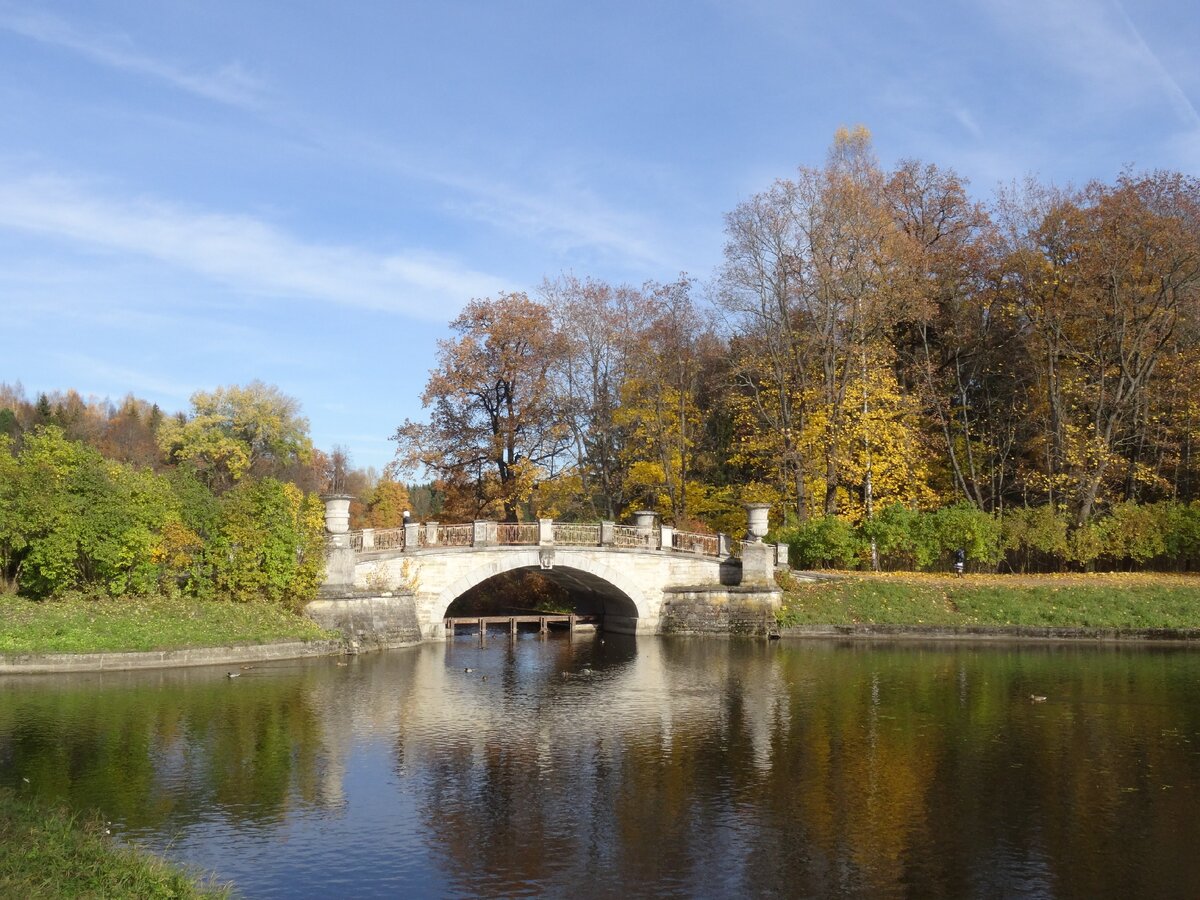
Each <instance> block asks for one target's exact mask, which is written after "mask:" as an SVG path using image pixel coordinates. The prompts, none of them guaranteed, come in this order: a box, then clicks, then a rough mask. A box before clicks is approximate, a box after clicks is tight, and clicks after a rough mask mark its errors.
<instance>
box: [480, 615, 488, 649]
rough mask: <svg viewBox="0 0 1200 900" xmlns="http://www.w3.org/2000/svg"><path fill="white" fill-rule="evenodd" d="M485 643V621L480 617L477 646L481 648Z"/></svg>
mask: <svg viewBox="0 0 1200 900" xmlns="http://www.w3.org/2000/svg"><path fill="white" fill-rule="evenodd" d="M486 643H487V619H485V618H483V617H482V616H481V617H480V619H479V646H480V647H482V646H483V645H484V644H486Z"/></svg>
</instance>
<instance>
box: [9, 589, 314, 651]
mask: <svg viewBox="0 0 1200 900" xmlns="http://www.w3.org/2000/svg"><path fill="white" fill-rule="evenodd" d="M337 636H338V635H337V634H336V633H333V632H328V631H324V630H323V629H321V628H320V627H318V626H317V625H316V623H314V622H312V621H310V620H309V619H306V618H304V617H303V616H300V615H297V614H296V613H293V612H291V611H289V610H286V609H281V608H280V607H277V606H272V605H270V604H266V603H219V602H214V601H202V600H191V599H178V598H167V597H138V598H133V597H122V598H120V599H115V600H114V599H103V600H91V599H82V598H72V599H66V600H39V601H33V600H25V599H23V598H20V597H15V596H13V595H11V594H10V595H6V596H0V653H95V652H117V651H122V650H175V649H181V648H185V647H225V646H231V645H238V644H265V643H270V642H273V641H293V640H317V639H321V638H336V637H337Z"/></svg>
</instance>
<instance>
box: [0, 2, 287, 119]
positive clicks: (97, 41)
mask: <svg viewBox="0 0 1200 900" xmlns="http://www.w3.org/2000/svg"><path fill="white" fill-rule="evenodd" d="M0 28H2V29H4V30H6V31H10V32H12V33H14V34H19V35H21V36H22V37H26V38H29V39H30V40H34V41H38V42H39V43H42V44H47V45H50V46H53V47H59V48H62V49H64V50H69V51H71V52H73V53H76V54H78V55H80V56H82V57H84V58H85V59H88V60H90V61H92V62H94V63H97V64H99V65H102V66H108V67H109V68H112V69H119V70H121V71H124V72H131V73H133V74H135V75H143V76H146V77H149V78H152V79H155V80H157V81H161V82H164V83H166V84H168V85H170V86H171V87H174V88H177V89H178V90H182V91H186V92H188V93H190V94H195V95H196V96H199V97H205V98H207V99H209V100H215V101H217V102H218V103H225V104H230V105H233V106H243V107H253V106H257V105H259V103H260V101H261V100H262V99H263V94H264V89H265V86H264V84H263V82H262V81H261V80H260V79H259V78H257V77H256V76H254V75H253V74H252V73H250V72H248V71H247V70H246V69H245V68H244V67H243V66H242V65H240V64H239V63H236V62H234V63H227V64H226V65H223V66H221V67H219V68H217V69H214V70H212V71H201V72H196V71H189V70H188V69H186V68H184V67H182V66H179V65H177V64H175V63H172V62H168V61H166V60H162V59H158V58H155V57H154V56H151V55H148V54H146V53H144V52H141V51H139V50H138V49H137V48H136V47H135V46H134V45H133V42H132V41H131V40H130V39H129V37H128V36H126V35H117V34H96V33H90V32H86V31H83V30H80V29H79V28H77V27H75V26H74V25H73V24H71V23H70V22H68V21H67V20H65V19H62V18H60V17H58V16H52V15H49V14H47V13H43V12H33V11H29V10H19V9H13V8H4V7H0Z"/></svg>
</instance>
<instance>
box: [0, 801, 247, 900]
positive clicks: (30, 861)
mask: <svg viewBox="0 0 1200 900" xmlns="http://www.w3.org/2000/svg"><path fill="white" fill-rule="evenodd" d="M229 895H230V893H229V890H228V889H227V888H224V887H218V886H215V885H211V884H207V883H205V882H203V881H202V880H201V879H200V878H198V877H197V876H196V874H195V873H192V872H189V871H187V870H185V869H182V868H180V867H178V866H174V865H171V864H170V863H167V862H166V861H164V860H162V859H159V858H158V857H156V856H152V855H150V854H148V853H145V852H143V851H140V850H135V849H131V848H128V847H122V846H119V845H118V844H117V843H116V842H115V841H114V840H113V839H112V837H110V836H109V835H108V833H107V829H106V828H105V826H104V822H103V820H102V819H101V818H100V817H99V816H98V815H91V816H79V815H73V814H71V813H68V812H66V811H65V810H61V809H51V808H47V807H43V806H40V805H38V804H37V803H34V802H33V801H31V800H28V799H26V798H23V797H20V796H18V795H17V794H16V793H14V792H13V791H11V790H8V789H0V897H22V898H28V900H43V898H47V900H48V898H59V897H95V898H126V897H128V898H139V900H140V898H158V897H164V898H166V897H170V898H190V897H228V896H229Z"/></svg>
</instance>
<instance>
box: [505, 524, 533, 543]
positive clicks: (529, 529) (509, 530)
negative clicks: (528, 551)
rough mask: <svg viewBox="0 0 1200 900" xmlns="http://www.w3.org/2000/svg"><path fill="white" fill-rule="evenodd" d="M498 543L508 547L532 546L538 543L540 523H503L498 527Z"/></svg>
mask: <svg viewBox="0 0 1200 900" xmlns="http://www.w3.org/2000/svg"><path fill="white" fill-rule="evenodd" d="M496 542H497V543H499V544H503V545H505V546H508V547H520V546H532V545H534V544H536V543H537V542H538V523H537V522H501V523H500V524H499V525H497V526H496Z"/></svg>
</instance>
